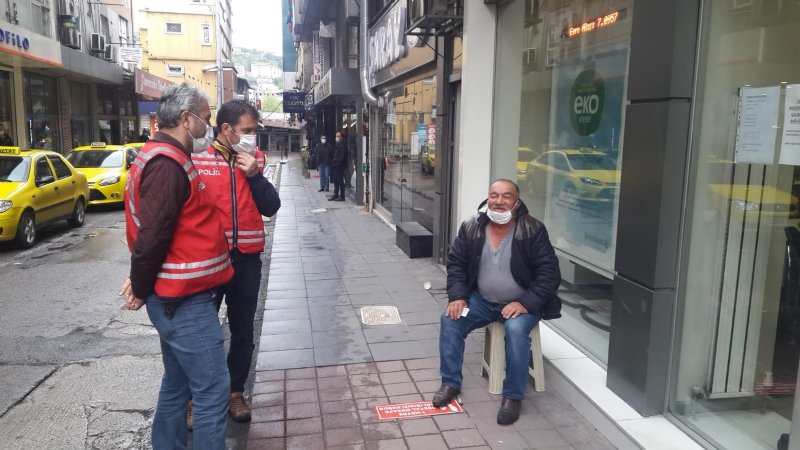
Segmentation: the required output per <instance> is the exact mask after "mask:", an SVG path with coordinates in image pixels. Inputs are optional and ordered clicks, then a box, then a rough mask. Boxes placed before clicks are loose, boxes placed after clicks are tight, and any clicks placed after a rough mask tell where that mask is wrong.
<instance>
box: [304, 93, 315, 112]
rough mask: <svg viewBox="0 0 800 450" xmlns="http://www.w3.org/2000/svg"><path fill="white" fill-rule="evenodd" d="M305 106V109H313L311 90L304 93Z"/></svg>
mask: <svg viewBox="0 0 800 450" xmlns="http://www.w3.org/2000/svg"><path fill="white" fill-rule="evenodd" d="M305 107H306V111H310V110H312V109H314V91H311V92H309V93H308V94H307V95H306V102H305Z"/></svg>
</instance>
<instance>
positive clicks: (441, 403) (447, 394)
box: [433, 384, 461, 408]
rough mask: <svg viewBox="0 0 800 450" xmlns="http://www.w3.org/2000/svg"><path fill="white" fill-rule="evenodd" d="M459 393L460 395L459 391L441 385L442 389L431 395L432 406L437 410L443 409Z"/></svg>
mask: <svg viewBox="0 0 800 450" xmlns="http://www.w3.org/2000/svg"><path fill="white" fill-rule="evenodd" d="M459 393H461V389H458V388H454V387H450V386H448V385H446V384H443V385H442V387H440V388H439V390H438V391H436V393H435V394H433V406H435V407H437V408H442V407H445V406H447V405H449V404H450V402H452V401H453V399H454V398H456V395H458V394H459Z"/></svg>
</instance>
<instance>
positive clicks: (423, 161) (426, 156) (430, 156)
mask: <svg viewBox="0 0 800 450" xmlns="http://www.w3.org/2000/svg"><path fill="white" fill-rule="evenodd" d="M419 163H420V170H421V171H422V173H429V174H433V168H434V167H435V166H436V148H435V147H429V146H428V145H427V144H425V145H424V146H422V154H421V155H420V156H419Z"/></svg>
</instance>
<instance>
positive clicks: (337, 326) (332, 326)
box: [311, 307, 361, 331]
mask: <svg viewBox="0 0 800 450" xmlns="http://www.w3.org/2000/svg"><path fill="white" fill-rule="evenodd" d="M347 308H348V309H349V311H348V312H346V313H345V312H341V313H339V314H338V315H336V316H331V317H312V318H311V330H312V331H344V330H361V322H360V321H359V320H358V318H357V317H356V315H355V313H354V312H353V310H352V308H349V307H347Z"/></svg>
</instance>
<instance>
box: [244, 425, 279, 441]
mask: <svg viewBox="0 0 800 450" xmlns="http://www.w3.org/2000/svg"><path fill="white" fill-rule="evenodd" d="M284 436H286V430H285V429H284V425H283V421H277V422H257V423H251V424H250V427H249V433H248V435H247V438H248V439H265V438H276V437H284Z"/></svg>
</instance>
